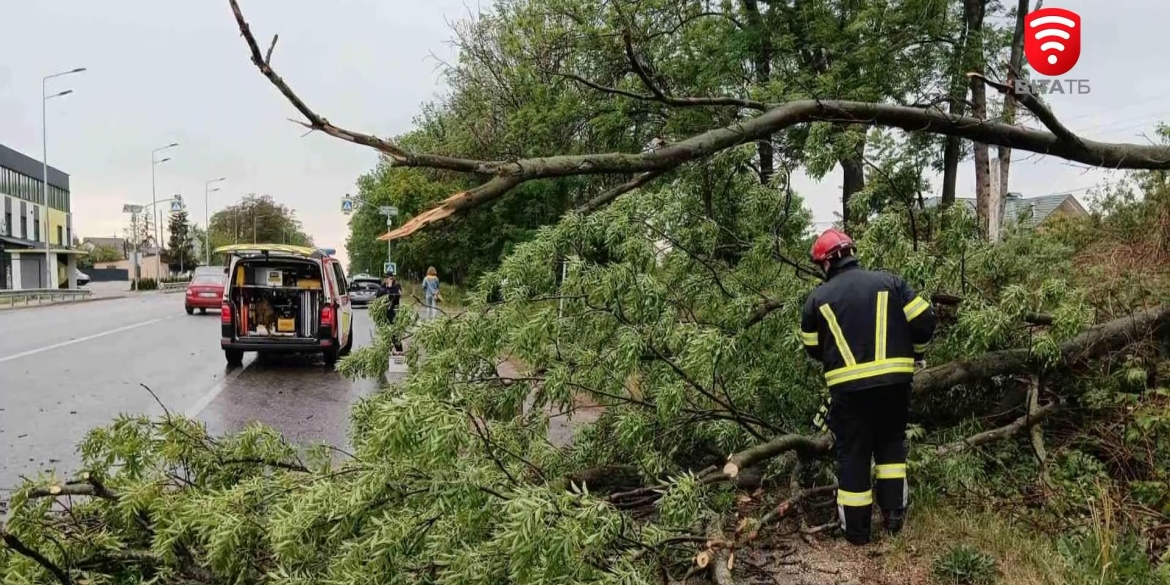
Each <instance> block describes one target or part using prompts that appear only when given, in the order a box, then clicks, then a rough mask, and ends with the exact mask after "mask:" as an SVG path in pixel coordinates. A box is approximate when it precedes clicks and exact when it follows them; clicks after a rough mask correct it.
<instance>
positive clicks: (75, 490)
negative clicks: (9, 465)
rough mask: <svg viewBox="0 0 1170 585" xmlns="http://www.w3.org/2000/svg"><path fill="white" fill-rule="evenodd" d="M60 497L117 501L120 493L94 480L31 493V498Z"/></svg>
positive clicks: (51, 487) (56, 486)
mask: <svg viewBox="0 0 1170 585" xmlns="http://www.w3.org/2000/svg"><path fill="white" fill-rule="evenodd" d="M60 496H91V497H95V498H101V499H103V500H110V501H117V500H118V497H119V496H118V493H117V492H115V491H113V490H111V489H109V488H107V487H106V486H105V484H103V483H102V482H101V481H99V480H97V479H94V478H91V477H90V478H85V479H83V480H81V481H79V482H69V483H66V484H65V485H51V486H49V487H45V488H36V489H34V490H31V491H29V493H28V497H30V498H56V497H60Z"/></svg>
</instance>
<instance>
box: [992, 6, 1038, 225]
mask: <svg viewBox="0 0 1170 585" xmlns="http://www.w3.org/2000/svg"><path fill="white" fill-rule="evenodd" d="M1028 4H1029V0H1019V5H1018V6H1017V7H1016V30H1015V32H1014V33H1012V52H1011V57H1010V58H1009V60H1008V74H1007V83H1008V86H1009V87H1014V86H1015V80H1016V78H1017V76H1018V75H1019V74H1020V73H1021V71H1020V69H1021V67H1023V62H1024V18H1025V17H1027V16H1028ZM1003 123H1004V124H1015V123H1016V99H1015V94H1013V93H1012V92H1008V93H1006V94H1004V98H1003ZM998 156H999V177H998V179H999V189H998V190H997V192H996V195H997V197H996V199H995V200H994V201H992V202H991V212H992V213H991V228H990V231H989V235H990V236H991V241H992V242H998V241H999V234H1000V228H1001V226H1002V225H1003V215H1004V209H1005V207H1006V205H1007V196H1008V193H1009V191H1008V178H1009V175H1010V174H1011V167H1012V149H1011V148H1010V147H1007V146H1000V147H999V149H998Z"/></svg>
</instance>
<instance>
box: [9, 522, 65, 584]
mask: <svg viewBox="0 0 1170 585" xmlns="http://www.w3.org/2000/svg"><path fill="white" fill-rule="evenodd" d="M0 540H3V541H4V545H5V546H7V547H8V548H10V549H12V551H13V552H15V553H17V554H20V555H23V556H25V557H28V558H30V559H32V560H33V561H36V563H37V564H38V565H40V566H42V567H44V568H45V570H46V571H48V572H50V573H52V574H53V576H54V577H56V578H57V580H58V581H60V582H61V585H73V579H70V578H69V573H66V572H65V571H64V570H63V569H62V568H61V567H60V566H58V565H57V563H54V562H53V561H50V560H49V559H48V558H47V557H45V555H43V554H41V553H40V552H38V551H37V550H36V549H34V548H31V547H29V546H27V545H25V544H24V542H21V540H20V539H19V538H17V537H16V535H14V534H12V533H11V532H8V531H7V530H6V529H5V528H4V526H3V525H0Z"/></svg>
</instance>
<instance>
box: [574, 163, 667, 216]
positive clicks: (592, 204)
mask: <svg viewBox="0 0 1170 585" xmlns="http://www.w3.org/2000/svg"><path fill="white" fill-rule="evenodd" d="M664 174H666V171H651V172H648V173H642V174H640V175H638V176H636V177H634V178H633V179H630V180H629V181H626V182H625V183H622V184H621V185H618V186H616V187H614V188H612V189H609V190H607V191H605V192H604V193H602V194H600V195H598V196H597V197H594V198H593V199H590V200H589V201H588V202H587V203H586V204H585V205H582V206H581V207H579V208H578V209H577V211H579V212H581V213H592V212H594V211H597V210H598V209H601V208H602V207H605V206H606V205H609V204H610V202H612V201H613V200H614V199H617V198H618V196H619V195H622V194H624V193H628V192H630V191H633V190H634V189H637V188H638V187H641V186H643V185H645V184H646V183H649V182H650V181H653V180H654V179H657V178H658V177H661V176H662V175H664Z"/></svg>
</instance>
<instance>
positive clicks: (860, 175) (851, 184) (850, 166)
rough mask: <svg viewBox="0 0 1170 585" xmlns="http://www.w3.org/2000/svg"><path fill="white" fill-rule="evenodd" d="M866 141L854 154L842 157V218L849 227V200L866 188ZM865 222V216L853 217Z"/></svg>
mask: <svg viewBox="0 0 1170 585" xmlns="http://www.w3.org/2000/svg"><path fill="white" fill-rule="evenodd" d="M864 153H865V141H864V140H863V141H862V143H861V144H860V145H859V146H858V147H857V150H856V152H855V153H854V155H853V156H851V157H848V158H843V159H841V169H842V170H843V171H844V181H843V182H842V184H841V219H842V220H844V223H845V226H846V227H849V225H850V217H849V200H850V199H852V198H853V194H854V193H857V192H858V191H861V190H862V189H864V188H865V163H864V162H863V161H864V158H863V156H864ZM853 219H856V220H858V222H860V223H864V221H865V217H864V216H862V217H857V218H853Z"/></svg>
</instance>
